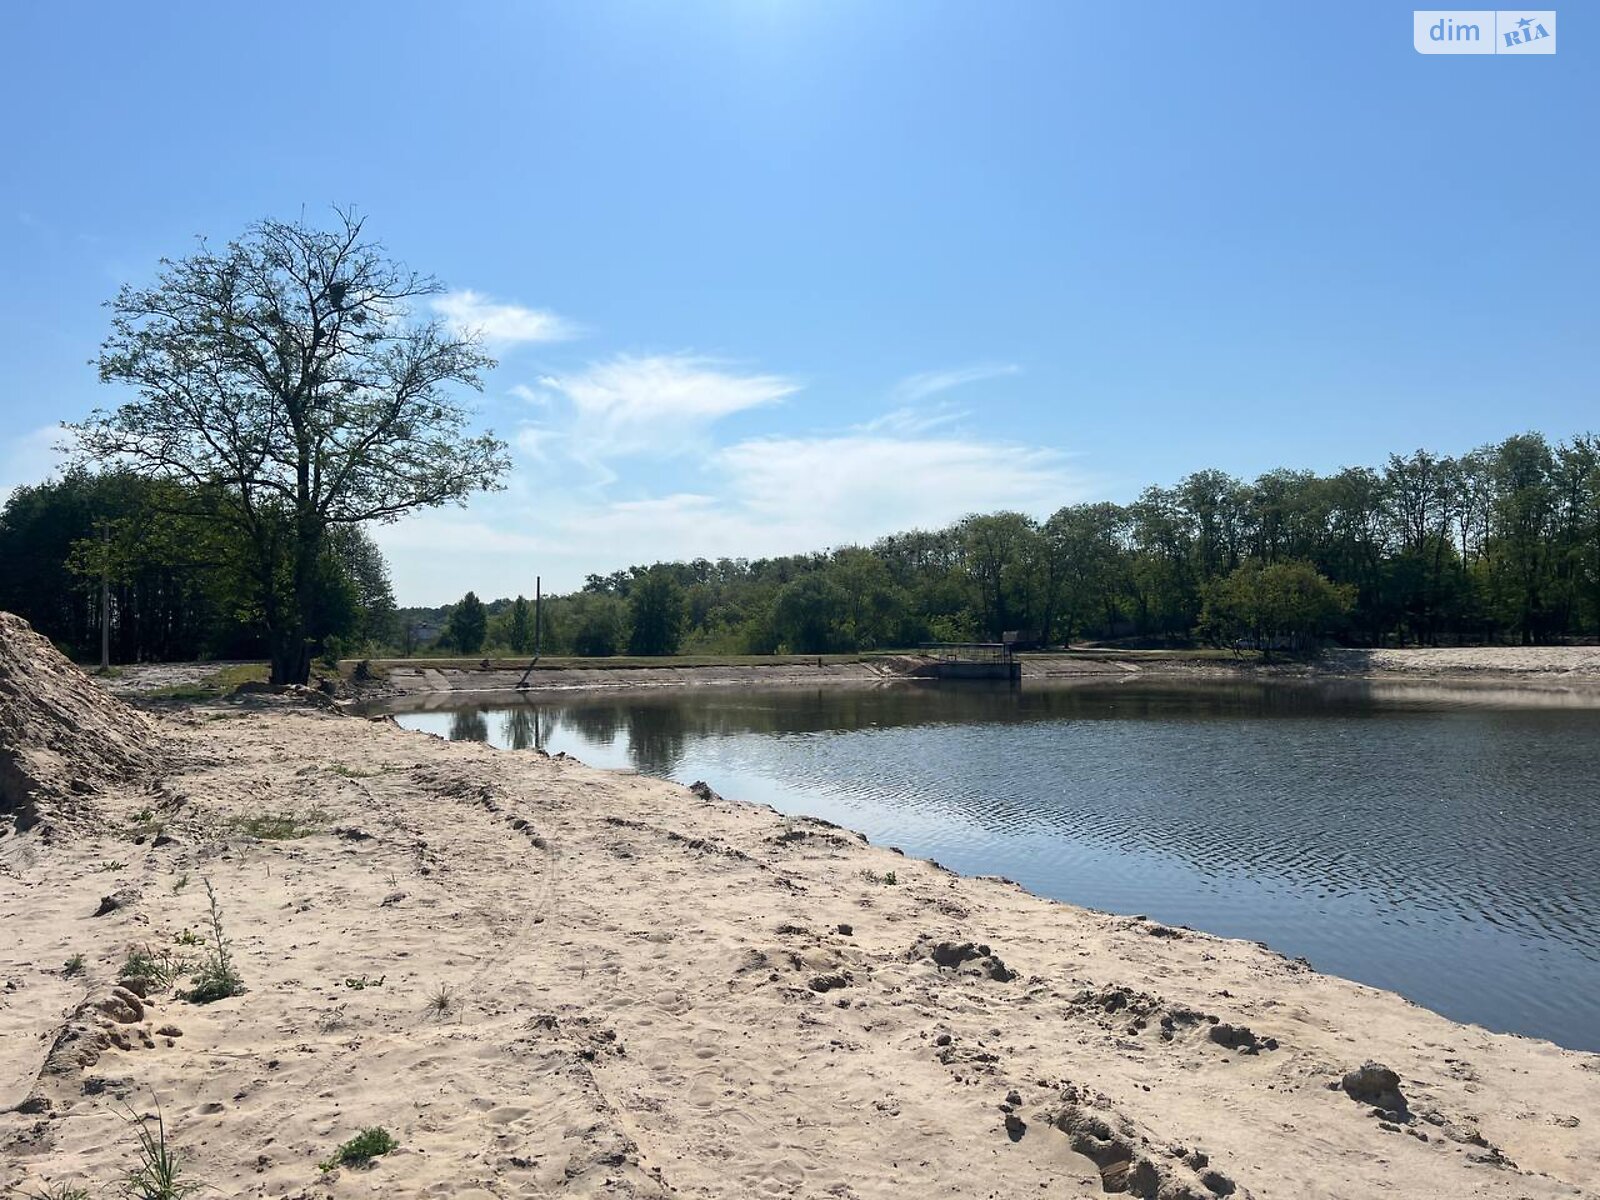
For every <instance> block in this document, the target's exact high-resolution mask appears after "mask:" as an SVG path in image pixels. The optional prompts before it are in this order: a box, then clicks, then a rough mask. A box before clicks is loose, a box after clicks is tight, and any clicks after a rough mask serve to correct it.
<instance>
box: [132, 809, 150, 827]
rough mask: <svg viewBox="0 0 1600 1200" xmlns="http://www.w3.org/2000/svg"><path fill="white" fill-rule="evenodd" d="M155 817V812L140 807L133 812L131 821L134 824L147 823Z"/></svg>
mask: <svg viewBox="0 0 1600 1200" xmlns="http://www.w3.org/2000/svg"><path fill="white" fill-rule="evenodd" d="M155 819H156V814H155V813H154V812H153V811H152V810H151V809H148V808H141V809H140V810H139V811H138V812H136V813H134V814H133V823H134V824H135V825H148V824H150V823H151V822H152V821H154V820H155Z"/></svg>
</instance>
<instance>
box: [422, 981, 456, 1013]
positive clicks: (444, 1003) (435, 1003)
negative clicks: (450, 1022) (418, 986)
mask: <svg viewBox="0 0 1600 1200" xmlns="http://www.w3.org/2000/svg"><path fill="white" fill-rule="evenodd" d="M455 1008H456V993H455V991H454V990H453V989H452V988H451V987H450V985H449V984H448V983H441V984H440V985H439V990H438V991H436V992H434V993H433V995H431V996H429V997H428V1011H429V1012H431V1013H433V1015H434V1016H436V1017H448V1016H449V1015H450V1014H451V1013H452V1012H454V1011H455Z"/></svg>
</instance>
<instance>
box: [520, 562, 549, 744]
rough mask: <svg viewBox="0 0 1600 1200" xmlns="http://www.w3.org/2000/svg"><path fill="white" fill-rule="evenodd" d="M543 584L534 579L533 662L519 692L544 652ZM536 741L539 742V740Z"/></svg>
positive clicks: (538, 579)
mask: <svg viewBox="0 0 1600 1200" xmlns="http://www.w3.org/2000/svg"><path fill="white" fill-rule="evenodd" d="M543 582H544V581H543V580H542V579H541V578H540V577H539V576H537V575H535V576H534V577H533V661H532V662H531V663H529V664H528V669H527V670H526V671H524V672H523V673H522V678H521V679H519V680H517V690H518V691H519V692H520V691H521V690H522V689H523V688H525V687H527V686H528V676H529V675H532V674H533V669H534V668H535V667H537V666H538V665H539V655H540V654H542V653H543V652H544V588H543ZM536 732H537V731H536ZM535 740H536V741H537V738H536V739H535Z"/></svg>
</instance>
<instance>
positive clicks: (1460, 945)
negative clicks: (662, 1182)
mask: <svg viewBox="0 0 1600 1200" xmlns="http://www.w3.org/2000/svg"><path fill="white" fill-rule="evenodd" d="M1499 698H1500V699H1504V696H1503V695H1502V696H1501V697H1499ZM451 700H452V701H453V702H454V704H455V706H453V707H449V708H441V709H437V710H434V711H418V712H406V713H397V714H396V716H397V718H398V719H399V721H400V722H401V724H403V725H405V726H407V727H409V728H412V729H423V730H427V731H429V732H432V733H436V734H439V735H441V736H445V737H450V738H455V739H461V738H470V739H473V740H477V741H488V742H492V743H494V744H495V745H498V746H502V747H509V748H513V749H525V748H528V747H531V746H540V747H542V748H544V749H545V750H548V751H550V752H551V753H555V752H557V751H562V750H564V751H566V752H567V753H569V754H572V755H575V756H577V757H578V758H580V759H582V760H583V761H585V762H587V763H592V764H594V765H597V766H627V767H634V768H637V769H638V770H640V771H643V772H646V773H648V774H652V775H659V776H662V777H664V778H669V779H675V780H678V781H680V782H685V783H687V782H690V781H692V780H695V779H704V780H706V781H707V782H709V783H710V784H711V785H712V786H713V787H714V788H716V789H717V790H718V791H719V792H721V793H722V794H723V795H725V796H728V797H730V798H736V799H742V800H753V801H760V802H764V803H768V804H772V805H773V806H775V807H776V808H778V809H779V810H781V811H783V812H787V813H809V814H814V815H817V816H822V817H826V818H828V819H829V820H833V821H837V822H839V823H840V824H843V825H848V826H850V827H851V828H854V829H859V830H861V831H862V832H864V833H866V834H867V835H868V836H869V837H871V838H872V840H873V841H874V842H880V843H881V842H887V843H889V844H892V845H896V846H899V847H901V848H902V849H904V850H906V851H907V852H908V853H911V854H916V855H920V856H925V857H931V858H936V859H938V860H939V861H940V862H943V863H945V864H946V865H948V866H951V867H954V868H956V869H957V870H960V871H963V872H966V873H971V874H1000V875H1006V876H1009V877H1010V878H1012V879H1015V880H1017V881H1018V882H1020V883H1022V884H1024V885H1025V886H1027V887H1028V888H1029V889H1030V890H1032V891H1035V892H1038V893H1040V894H1042V895H1046V896H1052V897H1056V898H1058V899H1062V900H1068V901H1071V902H1073V903H1075V904H1086V905H1090V906H1092V907H1096V908H1103V909H1109V910H1111V911H1115V912H1124V913H1135V912H1139V913H1147V914H1149V915H1150V916H1152V917H1154V918H1156V919H1158V920H1161V921H1165V922H1168V923H1171V924H1181V925H1190V926H1193V927H1195V928H1198V929H1205V930H1210V931H1212V932H1214V933H1220V934H1224V935H1227V936H1230V937H1244V938H1252V939H1256V940H1259V941H1264V942H1267V943H1268V944H1270V945H1271V946H1272V947H1273V948H1274V949H1277V950H1281V951H1282V952H1284V953H1286V954H1289V955H1303V956H1305V957H1307V958H1309V959H1310V960H1311V962H1312V964H1313V965H1314V966H1316V967H1317V968H1318V969H1320V970H1324V971H1330V972H1333V973H1335V974H1339V975H1344V976H1348V977H1350V978H1352V979H1359V980H1362V981H1364V982H1366V983H1371V984H1375V985H1377V986H1379V987H1385V988H1392V989H1394V990H1395V991H1398V992H1400V993H1402V994H1403V995H1406V996H1409V997H1410V998H1411V999H1413V1000H1416V1001H1417V1002H1419V1003H1421V1004H1424V1005H1427V1006H1428V1007H1430V1008H1434V1009H1437V1010H1438V1011H1440V1012H1442V1013H1445V1014H1447V1015H1448V1016H1451V1017H1454V1018H1456V1019H1457V1020H1463V1021H1475V1022H1478V1023H1480V1024H1483V1025H1487V1026H1489V1027H1490V1028H1493V1029H1499V1030H1509V1031H1513V1032H1517V1033H1525V1034H1530V1035H1533V1036H1538V1037H1546V1038H1550V1039H1552V1040H1554V1041H1557V1042H1560V1043H1562V1044H1563V1045H1567V1046H1571V1047H1575V1048H1581V1049H1589V1050H1600V765H1597V764H1600V709H1597V708H1595V707H1590V706H1587V705H1586V704H1585V702H1583V701H1581V700H1573V699H1570V698H1569V699H1567V700H1565V701H1563V700H1561V699H1560V698H1559V697H1556V698H1553V699H1552V702H1551V703H1549V704H1547V705H1545V706H1540V707H1526V706H1522V707H1511V706H1502V705H1500V704H1497V702H1496V701H1497V697H1496V694H1495V693H1492V692H1483V691H1464V690H1463V691H1451V690H1447V689H1441V688H1427V687H1418V686H1415V685H1388V686H1384V685H1376V684H1328V683H1318V684H1302V683H1273V684H1259V683H1221V684H1205V685H1186V684H1171V683H1168V684H1161V685H1151V684H1149V683H1144V682H1125V683H1104V684H1100V683H1095V684H1088V685H1085V684H1073V685H1070V686H1051V685H1048V684H1046V685H1038V684H1034V683H1032V682H1029V683H1027V684H1024V685H1023V686H1022V687H1021V688H1015V689H1014V688H1006V687H1001V688H995V689H989V688H986V687H983V686H982V685H971V684H968V685H949V684H946V685H944V686H943V687H939V686H915V685H906V686H891V687H875V688H837V687H836V688H829V689H825V690H812V689H805V688H797V687H785V688H781V689H773V690H770V691H758V692H752V691H745V690H739V691H735V690H733V689H724V688H717V687H705V688H698V689H684V690H674V691H670V692H666V691H663V692H649V693H641V692H631V693H610V694H603V695H598V694H595V693H588V694H584V695H572V696H567V697H559V696H552V695H550V694H548V693H546V694H543V695H541V696H539V697H537V698H536V700H535V701H534V702H531V703H515V702H512V701H500V702H498V703H497V704H495V705H492V706H460V705H459V701H460V697H453V698H451Z"/></svg>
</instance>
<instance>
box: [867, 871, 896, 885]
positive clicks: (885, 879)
mask: <svg viewBox="0 0 1600 1200" xmlns="http://www.w3.org/2000/svg"><path fill="white" fill-rule="evenodd" d="M861 878H863V879H865V880H866V881H867V882H868V883H887V884H889V885H890V886H891V887H892V886H894V885H895V884H897V883H899V882H900V880H899V879H897V878H896V877H895V873H894V872H893V871H885V872H884V873H883V874H882V875H879V874H878V873H877V872H876V871H863V872H861Z"/></svg>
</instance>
